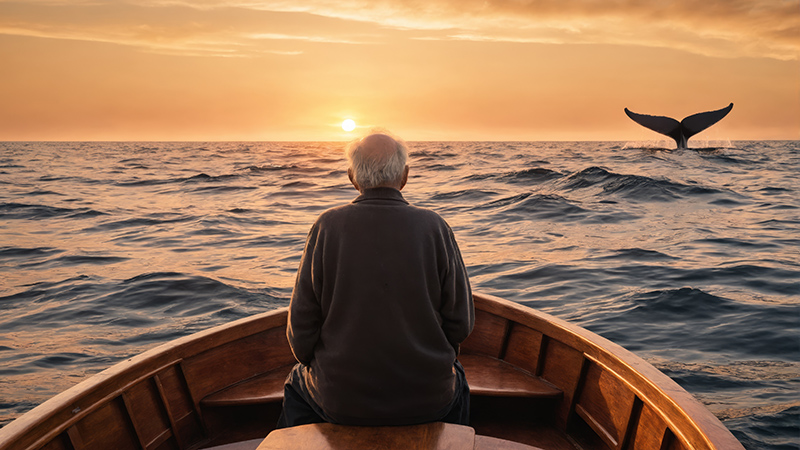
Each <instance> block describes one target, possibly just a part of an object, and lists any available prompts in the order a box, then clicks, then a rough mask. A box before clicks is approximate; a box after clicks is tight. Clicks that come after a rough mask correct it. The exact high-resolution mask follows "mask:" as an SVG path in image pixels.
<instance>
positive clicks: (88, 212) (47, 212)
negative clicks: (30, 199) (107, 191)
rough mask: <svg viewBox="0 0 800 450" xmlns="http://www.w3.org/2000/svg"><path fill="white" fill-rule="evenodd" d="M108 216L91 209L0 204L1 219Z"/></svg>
mask: <svg viewBox="0 0 800 450" xmlns="http://www.w3.org/2000/svg"><path fill="white" fill-rule="evenodd" d="M103 215H107V213H104V212H101V211H96V210H94V209H91V208H62V207H59V206H49V205H34V204H28V203H13V202H11V203H0V219H5V220H39V219H51V218H55V217H63V218H67V219H81V218H92V217H97V216H103Z"/></svg>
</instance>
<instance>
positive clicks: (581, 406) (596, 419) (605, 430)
mask: <svg viewBox="0 0 800 450" xmlns="http://www.w3.org/2000/svg"><path fill="white" fill-rule="evenodd" d="M635 398H636V396H635V395H634V393H633V391H632V390H631V389H630V387H629V386H628V385H627V384H626V383H625V382H624V381H623V380H621V379H620V378H619V376H618V375H617V374H616V373H614V372H613V371H612V370H611V369H609V368H608V367H606V366H604V365H602V364H600V363H599V362H597V361H594V360H592V359H591V358H587V361H586V370H585V375H584V377H583V379H582V380H581V388H580V391H579V393H578V394H577V395H576V412H577V413H578V415H579V416H580V417H581V418H582V419H584V420H585V421H586V423H587V424H588V425H589V426H590V427H591V428H592V429H594V431H595V432H596V433H597V435H598V436H599V437H600V438H601V439H603V441H605V442H606V444H607V445H608V446H609V447H610V448H612V449H616V450H619V449H620V448H621V446H622V441H623V439H624V437H625V434H626V433H627V432H628V423H629V421H630V419H631V412H632V411H633V410H634V404H635Z"/></svg>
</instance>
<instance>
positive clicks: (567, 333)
mask: <svg viewBox="0 0 800 450" xmlns="http://www.w3.org/2000/svg"><path fill="white" fill-rule="evenodd" d="M474 298H475V308H476V309H478V310H482V311H486V312H489V313H492V314H495V315H497V316H499V317H503V318H506V319H508V320H510V321H512V322H515V323H518V324H520V325H523V326H527V327H529V328H532V329H534V330H537V331H539V332H541V333H542V334H543V335H545V336H547V337H548V338H549V339H555V340H557V341H560V342H562V343H563V344H566V345H567V346H569V347H572V348H574V349H576V350H578V351H581V352H583V354H584V357H588V359H589V360H590V361H594V362H596V363H599V364H600V365H601V367H602V368H603V369H604V370H608V371H610V372H611V373H613V374H615V375H616V376H617V377H618V378H619V379H621V380H623V381H624V382H625V383H626V384H627V385H628V386H629V387H630V388H631V389H632V390H633V392H634V393H635V394H636V395H637V397H639V398H640V399H641V400H642V401H643V402H644V403H645V404H648V405H650V406H652V407H654V408H655V409H657V410H658V411H659V412H661V415H662V418H663V419H664V420H665V421H666V422H667V424H668V426H669V429H670V430H671V431H672V432H673V433H674V434H676V437H681V438H682V440H684V441H685V442H688V443H691V445H692V446H693V448H695V449H698V450H699V449H708V450H715V449H716V450H722V449H725V450H728V449H743V447H742V445H741V443H740V442H739V441H737V440H736V439H735V438H734V437H733V435H732V434H731V433H730V431H729V430H728V429H727V428H725V426H724V425H722V423H721V422H720V421H719V420H718V419H717V418H716V417H715V416H714V415H713V414H712V413H711V412H710V411H709V410H708V409H707V408H706V407H705V406H704V405H703V404H702V403H700V402H699V401H698V400H697V399H696V398H695V397H693V396H692V395H691V394H689V393H688V392H687V391H686V390H684V389H683V388H682V387H680V386H679V385H678V384H677V383H676V382H675V381H673V380H672V379H671V378H669V377H668V376H667V375H665V374H664V373H662V372H661V371H659V370H658V369H656V368H655V367H653V366H652V365H650V364H649V363H647V362H646V361H644V360H643V359H642V358H640V357H638V356H636V355H635V354H633V353H631V352H630V351H628V350H626V349H624V348H623V347H621V346H620V345H618V344H615V343H613V342H611V341H609V340H607V339H605V338H603V337H601V336H599V335H597V334H595V333H592V332H590V331H588V330H586V329H584V328H581V327H579V326H577V325H573V324H571V323H569V322H566V321H564V320H561V319H559V318H557V317H554V316H551V315H549V314H546V313H543V312H541V311H538V310H535V309H532V308H529V307H526V306H524V305H521V304H519V303H515V302H512V301H509V300H505V299H502V298H499V297H495V296H492V295H487V294H479V293H475V294H474Z"/></svg>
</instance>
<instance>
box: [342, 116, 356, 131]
mask: <svg viewBox="0 0 800 450" xmlns="http://www.w3.org/2000/svg"><path fill="white" fill-rule="evenodd" d="M342 129H343V130H344V131H353V130H355V129H356V122H355V121H354V120H353V119H345V121H344V122H342Z"/></svg>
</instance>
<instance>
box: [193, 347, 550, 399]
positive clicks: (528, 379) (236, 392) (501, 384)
mask: <svg viewBox="0 0 800 450" xmlns="http://www.w3.org/2000/svg"><path fill="white" fill-rule="evenodd" d="M458 359H459V361H461V364H462V365H463V366H464V371H465V372H466V374H467V382H468V383H469V387H470V393H471V394H472V395H477V396H486V397H526V398H560V397H561V395H562V392H561V391H560V390H559V389H558V388H556V387H555V386H553V385H551V384H550V383H548V382H546V381H544V380H542V379H541V378H539V377H537V376H534V375H532V374H530V373H529V372H526V371H524V370H521V369H518V368H517V367H515V366H513V365H511V364H509V363H507V362H505V361H503V360H500V359H497V358H492V357H490V356H485V355H478V354H462V355H460V356H459V358H458ZM291 370H292V365H288V366H283V367H279V368H277V369H274V370H272V371H270V372H266V373H264V374H261V375H257V376H255V377H253V378H250V379H247V380H244V381H242V382H240V383H237V384H234V385H232V386H229V387H227V388H225V389H222V390H220V391H217V392H215V393H213V394H211V395H208V396H207V397H205V398H203V399H202V400H201V401H200V404H201V405H203V406H236V405H254V404H264V403H280V402H281V401H282V400H283V383H284V380H285V379H286V376H287V375H288V374H289V372H290V371H291Z"/></svg>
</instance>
